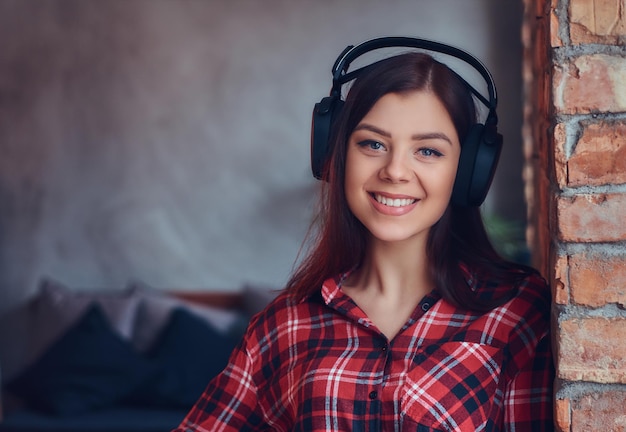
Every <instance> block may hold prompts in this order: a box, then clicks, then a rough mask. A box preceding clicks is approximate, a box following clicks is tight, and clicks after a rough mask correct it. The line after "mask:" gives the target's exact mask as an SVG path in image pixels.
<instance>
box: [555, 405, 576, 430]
mask: <svg viewBox="0 0 626 432" xmlns="http://www.w3.org/2000/svg"><path fill="white" fill-rule="evenodd" d="M571 415H572V414H571V408H570V400H569V399H557V400H555V401H554V425H555V426H556V430H557V431H559V432H569V431H570V427H571V425H572V420H571Z"/></svg>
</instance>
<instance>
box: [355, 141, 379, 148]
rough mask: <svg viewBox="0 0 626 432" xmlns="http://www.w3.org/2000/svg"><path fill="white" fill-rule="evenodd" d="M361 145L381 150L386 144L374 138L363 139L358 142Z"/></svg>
mask: <svg viewBox="0 0 626 432" xmlns="http://www.w3.org/2000/svg"><path fill="white" fill-rule="evenodd" d="M358 145H359V147H365V148H370V149H372V150H380V149H383V148H385V146H384V145H383V144H382V143H380V142H378V141H374V140H365V141H361V142H359V143H358Z"/></svg>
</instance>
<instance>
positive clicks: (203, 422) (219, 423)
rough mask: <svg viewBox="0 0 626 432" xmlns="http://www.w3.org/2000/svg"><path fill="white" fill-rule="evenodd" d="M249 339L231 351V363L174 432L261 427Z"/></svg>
mask: <svg viewBox="0 0 626 432" xmlns="http://www.w3.org/2000/svg"><path fill="white" fill-rule="evenodd" d="M252 377H253V362H252V360H251V358H250V356H249V355H248V353H247V350H246V339H244V340H243V341H242V342H241V343H240V344H239V346H238V347H237V348H236V349H235V350H234V351H233V353H232V354H231V357H230V360H229V363H228V366H227V367H226V368H225V369H224V371H222V372H221V373H220V374H219V375H218V376H217V377H215V378H214V379H213V380H211V382H209V384H208V385H207V387H206V389H205V390H204V392H203V393H202V395H201V396H200V398H199V399H198V401H197V402H196V404H195V405H194V406H193V408H192V409H191V410H190V411H189V413H188V414H187V415H186V416H185V418H184V419H183V420H182V422H181V423H180V425H179V426H178V428H176V429H174V430H173V431H172V432H206V431H224V432H239V431H251V430H259V429H260V425H261V424H262V416H261V415H260V413H259V405H258V399H257V387H256V385H255V383H254V380H253V378H252Z"/></svg>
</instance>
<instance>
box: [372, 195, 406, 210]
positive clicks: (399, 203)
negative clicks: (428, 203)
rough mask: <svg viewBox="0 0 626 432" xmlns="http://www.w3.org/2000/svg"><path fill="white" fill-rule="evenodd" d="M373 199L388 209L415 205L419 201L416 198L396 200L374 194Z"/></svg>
mask: <svg viewBox="0 0 626 432" xmlns="http://www.w3.org/2000/svg"><path fill="white" fill-rule="evenodd" d="M372 197H373V198H374V199H375V200H376V201H377V202H378V203H380V204H382V205H384V206H387V207H406V206H409V205H411V204H415V203H416V202H417V200H416V199H415V198H395V197H389V196H384V195H381V194H378V193H374V194H372Z"/></svg>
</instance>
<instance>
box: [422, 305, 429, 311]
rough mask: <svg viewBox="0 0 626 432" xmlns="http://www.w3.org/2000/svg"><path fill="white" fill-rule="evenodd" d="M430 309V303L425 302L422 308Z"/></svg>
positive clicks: (424, 309)
mask: <svg viewBox="0 0 626 432" xmlns="http://www.w3.org/2000/svg"><path fill="white" fill-rule="evenodd" d="M428 309H430V303H424V304H423V305H422V310H423V311H424V312H426V311H427V310H428Z"/></svg>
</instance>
